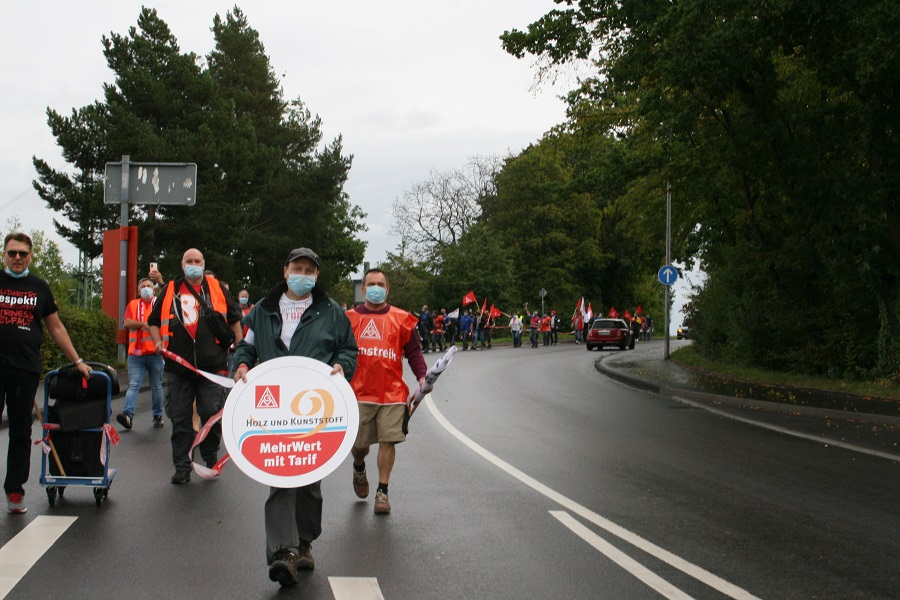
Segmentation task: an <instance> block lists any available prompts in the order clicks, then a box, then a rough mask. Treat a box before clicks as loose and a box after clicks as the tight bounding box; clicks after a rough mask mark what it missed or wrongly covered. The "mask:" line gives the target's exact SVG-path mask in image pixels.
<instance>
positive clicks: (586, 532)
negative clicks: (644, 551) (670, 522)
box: [550, 510, 691, 600]
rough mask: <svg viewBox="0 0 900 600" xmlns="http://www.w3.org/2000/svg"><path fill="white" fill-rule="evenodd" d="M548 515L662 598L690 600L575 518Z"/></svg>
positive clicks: (559, 512) (558, 513)
mask: <svg viewBox="0 0 900 600" xmlns="http://www.w3.org/2000/svg"><path fill="white" fill-rule="evenodd" d="M550 514H551V515H553V516H554V517H556V519H557V520H558V521H559V522H560V523H562V524H563V525H565V526H566V527H568V528H569V529H570V530H571V531H572V533H574V534H575V535H577V536H578V537H580V538H581V539H583V540H584V541H586V542H587V543H588V544H590V545H591V546H593V547H594V548H596V549H597V550H599V551H600V552H602V553H603V554H605V555H606V557H607V558H609V559H610V560H611V561H613V562H614V563H616V564H617V565H619V566H620V567H622V568H623V569H625V570H626V571H628V572H629V573H631V574H632V575H634V576H635V577H636V578H637V579H640V580H641V581H642V582H643V583H644V584H646V585H647V586H649V587H651V588H653V589H654V590H656V591H657V592H659V594H660V595H661V596H663V597H664V598H669V599H670V600H691V596H689V595H688V594H685V593H684V592H682V591H681V590H679V589H678V588H677V587H675V586H674V585H672V584H671V583H669V582H668V581H666V580H665V579H663V578H662V577H660V576H659V575H657V574H656V573H654V572H653V571H651V570H650V569H648V568H647V567H645V566H644V565H642V564H641V563H639V562H638V561H636V560H634V559H633V558H631V557H630V556H628V555H627V554H625V553H624V552H622V551H621V550H619V549H618V548H616V547H615V546H613V545H612V544H610V543H609V542H607V541H606V540H604V539H603V538H602V537H600V536H599V535H597V534H596V533H594V532H593V531H591V530H590V529H588V528H587V527H585V526H584V525H582V524H581V523H579V522H578V521H576V520H575V518H574V517H573V516H572V515H570V514H569V513H567V512H566V511H564V510H551V511H550Z"/></svg>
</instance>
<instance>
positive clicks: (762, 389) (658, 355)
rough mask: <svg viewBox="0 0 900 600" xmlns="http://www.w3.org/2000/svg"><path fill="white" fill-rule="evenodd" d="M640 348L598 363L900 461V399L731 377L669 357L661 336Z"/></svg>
mask: <svg viewBox="0 0 900 600" xmlns="http://www.w3.org/2000/svg"><path fill="white" fill-rule="evenodd" d="M638 348H639V349H640V351H626V352H610V353H608V354H604V355H603V356H601V357H599V358H598V359H597V361H596V362H595V367H596V369H597V370H598V371H599V372H600V373H602V374H604V375H606V376H608V377H610V378H612V379H615V380H617V381H620V382H622V383H624V384H626V385H628V386H630V387H635V388H639V389H642V390H645V391H647V392H650V393H653V394H658V395H660V396H663V397H668V398H672V399H674V400H677V401H679V402H680V404H681V405H682V406H685V407H693V408H698V409H703V410H707V411H710V412H714V413H716V414H719V415H721V416H723V417H727V418H731V419H737V420H740V421H744V422H747V423H751V424H753V425H758V426H761V427H766V428H768V429H772V430H775V431H778V432H780V433H783V434H787V435H795V436H797V437H802V438H805V439H809V440H811V441H814V442H817V443H821V444H824V445H831V446H840V447H845V448H848V449H851V450H859V451H863V452H866V453H868V454H874V455H878V456H882V457H884V458H890V459H891V460H898V461H900V400H897V399H890V398H871V397H865V396H857V395H853V394H844V393H837V392H828V391H822V390H813V389H809V388H801V387H794V386H787V385H771V384H761V383H755V382H749V381H738V380H730V379H726V378H723V377H721V376H718V375H716V374H713V373H705V372H703V371H699V370H697V369H694V368H689V367H685V366H684V365H681V364H679V363H678V362H676V361H673V360H666V359H665V357H664V354H663V342H662V341H661V340H660V341H652V342H646V343H643V344H640V343H639V345H638Z"/></svg>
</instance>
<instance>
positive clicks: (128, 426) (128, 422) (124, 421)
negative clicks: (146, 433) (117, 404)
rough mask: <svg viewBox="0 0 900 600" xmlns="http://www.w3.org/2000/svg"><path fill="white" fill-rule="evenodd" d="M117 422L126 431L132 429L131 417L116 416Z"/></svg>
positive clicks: (121, 414)
mask: <svg viewBox="0 0 900 600" xmlns="http://www.w3.org/2000/svg"><path fill="white" fill-rule="evenodd" d="M116 421H118V422H119V423H121V424H122V427H124V428H125V429H131V415H126V414H125V413H120V414H118V415H116Z"/></svg>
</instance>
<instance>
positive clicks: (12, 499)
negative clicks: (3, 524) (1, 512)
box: [6, 494, 28, 515]
mask: <svg viewBox="0 0 900 600" xmlns="http://www.w3.org/2000/svg"><path fill="white" fill-rule="evenodd" d="M22 496H23V494H7V495H6V512H8V513H9V514H11V515H21V514H23V513H26V512H28V507H27V506H25V504H24V503H23V502H22Z"/></svg>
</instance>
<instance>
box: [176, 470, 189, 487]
mask: <svg viewBox="0 0 900 600" xmlns="http://www.w3.org/2000/svg"><path fill="white" fill-rule="evenodd" d="M190 482H191V472H190V471H183V470H178V471H175V474H174V475H172V483H174V484H175V485H181V484H184V483H190Z"/></svg>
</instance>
